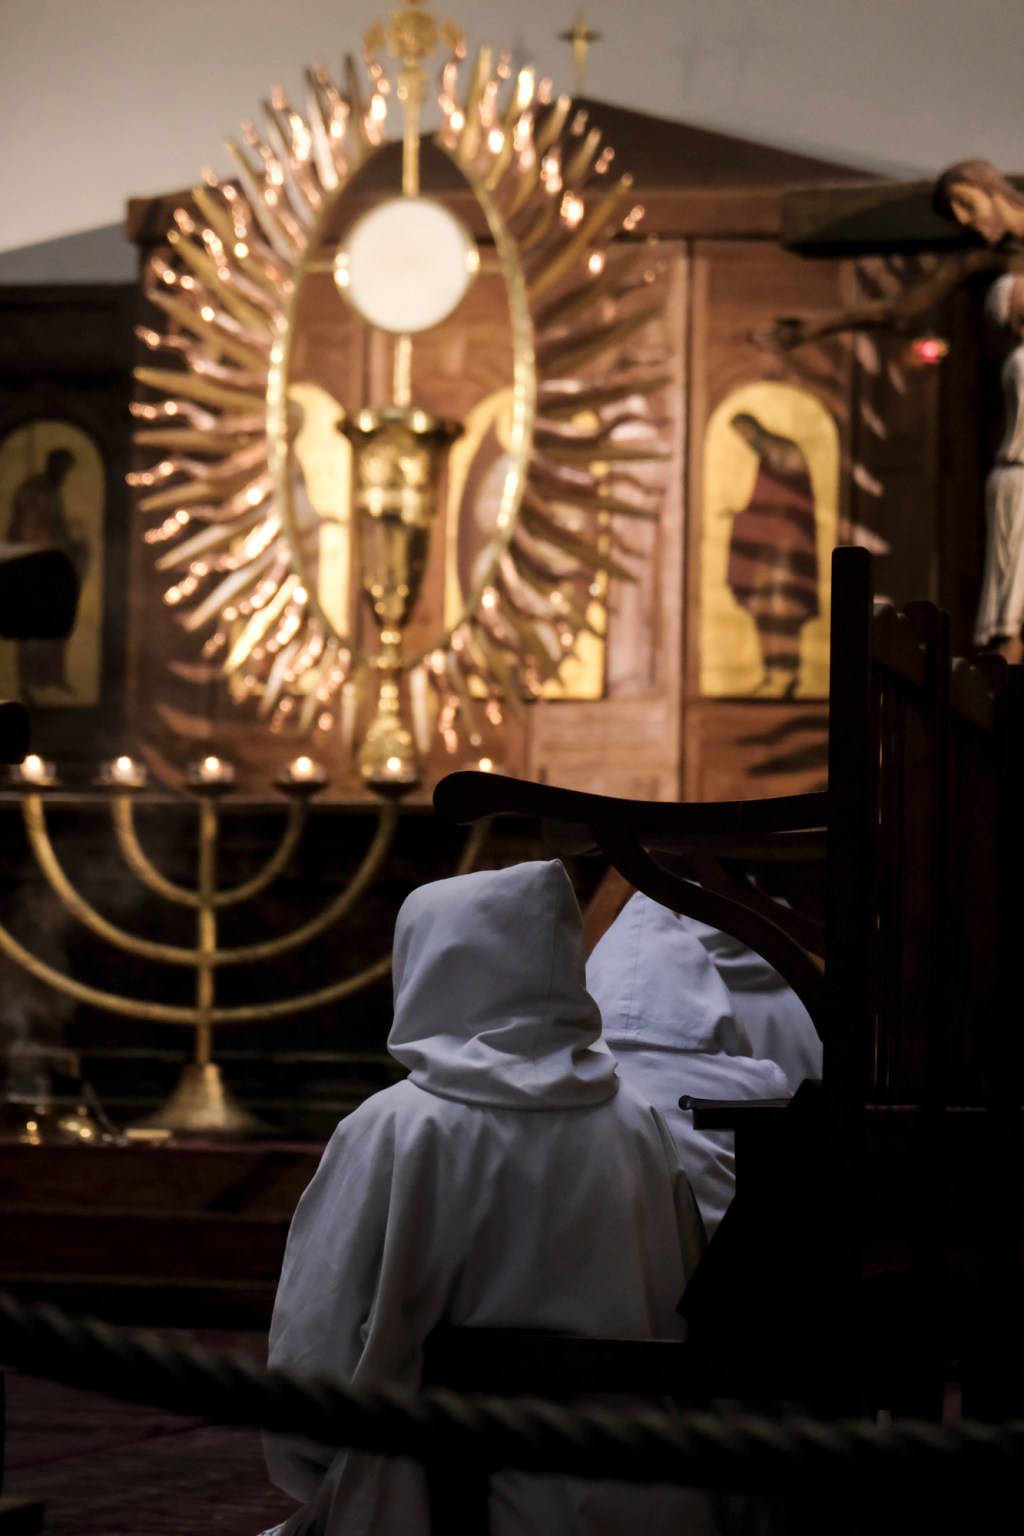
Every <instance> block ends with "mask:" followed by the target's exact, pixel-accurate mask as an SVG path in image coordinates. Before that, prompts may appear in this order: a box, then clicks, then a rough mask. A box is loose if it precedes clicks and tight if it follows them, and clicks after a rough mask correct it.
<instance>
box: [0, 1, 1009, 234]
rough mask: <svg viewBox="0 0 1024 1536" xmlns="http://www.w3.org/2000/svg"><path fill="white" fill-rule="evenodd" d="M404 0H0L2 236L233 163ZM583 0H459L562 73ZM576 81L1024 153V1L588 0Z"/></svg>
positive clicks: (845, 139) (860, 161)
mask: <svg viewBox="0 0 1024 1536" xmlns="http://www.w3.org/2000/svg"><path fill="white" fill-rule="evenodd" d="M394 3H395V0H380V3H376V4H375V3H373V0H0V123H2V125H3V130H4V132H3V152H2V154H0V208H2V209H3V224H2V226H0V251H10V250H12V249H14V248H17V247H21V246H26V245H31V244H35V243H38V242H43V241H51V240H55V239H57V238H59V237H61V236H67V235H71V234H74V233H76V232H78V231H82V230H88V229H94V228H96V227H97V226H101V225H111V224H115V223H117V222H119V221H120V219H121V218H122V215H123V211H124V205H125V202H126V199H127V198H128V197H129V196H132V195H148V194H151V193H157V192H165V191H169V190H172V189H176V188H179V187H184V186H188V185H190V184H191V183H193V182H194V181H195V180H196V179H197V176H198V173H199V170H200V167H201V166H202V165H203V164H204V163H212V164H214V165H215V166H216V167H217V168H218V169H224V168H225V165H224V156H223V154H222V152H221V149H220V144H221V140H222V139H223V137H224V136H225V135H227V134H232V133H235V132H237V129H238V125H239V123H240V121H241V119H242V118H244V117H246V116H249V115H253V116H255V115H256V114H257V112H258V109H259V103H260V100H261V99H262V98H263V97H264V96H265V95H266V94H267V92H268V90H269V87H270V86H271V85H273V84H274V83H277V82H280V83H282V84H283V85H284V86H285V88H286V89H287V90H289V91H290V92H294V93H295V94H296V96H298V90H299V83H300V79H301V70H302V67H303V66H304V65H305V64H307V63H309V62H311V61H312V60H313V59H314V58H316V57H318V56H323V57H325V58H326V59H327V60H328V62H329V63H330V64H331V65H332V67H336V64H337V61H338V59H339V56H340V55H341V53H342V52H344V51H346V50H347V49H352V48H353V47H357V46H358V40H359V36H360V34H361V32H362V30H363V28H364V27H365V26H366V24H367V23H368V22H369V21H370V20H372V19H374V18H375V17H376V16H378V15H382V14H384V13H385V12H386V11H387V10H389V9H390V8H391V6H392V5H393V4H394ZM576 3H577V0H558V3H557V4H552V3H551V0H518V3H517V4H516V5H514V6H509V5H508V4H507V3H506V4H502V3H499V0H461V4H460V0H453V5H452V6H451V7H449V6H448V5H445V4H439V5H438V7H437V9H438V12H439V14H441V15H442V16H443V15H448V14H450V13H452V12H453V13H454V14H455V15H456V17H457V19H459V20H460V21H462V23H463V24H464V25H465V26H466V28H467V31H468V33H469V38H470V43H471V45H475V44H477V43H480V42H494V43H496V44H498V45H501V46H506V47H510V48H513V49H514V50H516V52H517V55H518V57H519V59H521V60H524V61H525V60H527V59H532V60H534V61H535V62H536V63H537V64H538V65H539V67H540V68H541V69H542V70H544V71H545V72H547V73H550V74H551V75H552V76H553V77H554V79H555V82H556V85H558V86H559V87H562V88H566V89H568V88H570V87H571V81H572V74H571V63H570V53H569V49H568V47H567V45H566V44H564V43H560V42H559V41H558V40H557V34H558V33H559V32H560V31H562V30H563V29H564V28H566V27H567V26H569V25H570V23H571V19H572V16H573V13H574V11H575V9H576ZM586 10H587V15H588V18H589V20H590V21H591V23H592V25H594V26H595V27H597V28H598V29H599V30H600V31H601V32H603V33H604V40H603V41H602V42H601V43H600V44H598V45H597V46H596V47H595V48H594V49H593V50H592V53H591V62H590V65H589V67H588V75H587V80H586V92H587V94H588V95H591V96H597V97H599V98H603V99H606V100H608V101H613V102H617V103H621V104H623V105H626V106H633V107H637V108H640V109H642V110H646V111H650V112H653V113H655V114H657V115H661V116H665V117H673V118H678V119H682V120H686V121H690V122H693V123H695V124H700V125H703V126H707V127H714V128H719V129H722V130H724V131H727V132H731V133H735V134H739V135H742V136H745V137H748V138H751V139H755V140H760V141H763V142H768V143H774V144H778V145H782V146H785V147H787V148H791V149H797V150H803V151H807V152H810V153H815V154H819V155H821V156H823V157H825V158H830V159H835V160H840V161H844V162H847V163H850V164H855V165H860V166H863V167H865V168H867V169H876V170H883V171H891V172H894V173H896V174H906V173H920V174H924V175H930V174H932V173H934V172H935V171H936V170H938V169H940V168H941V167H942V166H943V165H945V164H947V163H949V162H950V161H951V160H955V159H960V158H963V157H965V156H967V155H983V156H985V157H987V158H989V159H991V160H993V161H994V162H995V163H996V164H997V165H998V166H1000V167H1001V168H1002V169H1003V170H1006V171H1022V170H1024V111H1022V99H1024V4H1022V3H1021V0H590V3H589V5H587V7H586Z"/></svg>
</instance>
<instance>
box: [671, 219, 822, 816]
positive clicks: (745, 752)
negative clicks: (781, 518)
mask: <svg viewBox="0 0 1024 1536" xmlns="http://www.w3.org/2000/svg"><path fill="white" fill-rule="evenodd" d="M849 296H850V271H849V266H848V264H843V263H840V262H833V261H823V262H815V263H813V264H810V263H808V262H805V261H802V260H801V259H800V258H798V257H795V256H793V255H791V254H789V253H788V252H785V251H783V250H781V249H780V248H779V247H778V245H776V244H775V242H774V241H769V240H746V241H739V240H707V241H697V242H696V243H695V245H694V248H693V280H692V287H691V313H692V325H691V331H690V349H689V366H690V379H691V388H690V399H689V411H688V431H689V455H688V466H689V467H688V475H687V504H688V509H687V518H686V583H685V595H684V605H685V634H684V642H683V643H684V653H685V666H684V674H683V683H684V688H683V695H684V702H683V773H682V793H683V797H684V798H685V799H692V800H714V799H748V798H759V797H761V796H767V795H777V794H784V793H789V792H791V791H796V790H804V789H809V788H814V787H818V786H820V784H821V782H822V780H823V777H824V764H825V739H826V738H825V723H824V717H825V712H826V707H827V706H826V705H825V704H824V702H823V701H821V700H813V699H806V700H800V701H795V700H794V701H792V702H783V701H781V700H778V699H759V698H756V697H751V698H744V699H724V698H723V699H719V698H702V697H701V693H700V652H699V644H700V571H701V537H702V513H703V506H704V491H705V487H704V475H703V447H704V441H705V434H706V431H707V425H708V422H709V420H710V418H711V416H712V413H713V412H714V411H715V409H716V407H717V406H718V405H719V404H721V402H722V401H723V400H725V399H726V397H727V396H729V395H730V394H731V393H732V392H733V391H734V390H736V389H738V388H740V387H741V386H743V385H746V384H749V383H752V382H755V381H758V380H765V379H769V380H772V379H774V380H778V381H779V382H781V383H788V384H792V385H795V386H796V387H798V388H800V389H803V390H805V391H808V392H809V393H811V394H812V395H814V396H815V397H816V398H817V399H818V400H820V401H821V402H822V403H823V404H824V405H825V406H826V407H827V409H828V411H829V413H830V415H831V416H832V417H833V419H834V420H835V422H836V425H837V426H838V429H839V437H840V449H841V453H842V455H843V459H844V462H846V463H848V460H849V416H850V405H849V398H850V362H849V352H848V347H847V345H846V344H845V343H844V342H842V341H838V342H827V343H825V344H823V345H819V346H814V347H808V348H804V349H801V350H800V352H798V353H795V354H789V355H786V356H783V357H772V356H768V355H766V354H765V353H764V352H761V351H759V350H758V348H756V347H755V346H754V345H753V343H752V342H751V341H750V339H749V338H750V333H751V332H752V331H755V330H766V329H768V328H769V327H770V326H771V325H772V323H773V321H774V320H775V319H776V318H777V317H778V316H780V315H785V314H792V313H798V312H801V311H804V310H814V309H831V308H833V307H835V306H836V305H837V304H839V303H841V302H843V301H844V299H846V298H848V297H849ZM847 478H848V476H847V475H846V474H845V473H843V474H841V475H840V506H839V518H840V523H839V526H840V531H841V532H842V531H843V530H844V529H845V528H846V526H847V520H848V507H847V505H846V503H845V499H844V487H845V482H846V480H847Z"/></svg>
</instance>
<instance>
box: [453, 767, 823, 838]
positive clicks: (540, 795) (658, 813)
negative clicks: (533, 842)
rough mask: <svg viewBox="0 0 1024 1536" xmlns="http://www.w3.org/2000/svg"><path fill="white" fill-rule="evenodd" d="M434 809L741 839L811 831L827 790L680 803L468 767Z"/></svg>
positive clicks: (457, 817)
mask: <svg viewBox="0 0 1024 1536" xmlns="http://www.w3.org/2000/svg"><path fill="white" fill-rule="evenodd" d="M434 809H435V811H437V813H438V815H440V816H445V817H447V818H448V820H449V821H455V822H459V823H465V822H471V821H480V820H481V819H482V818H483V817H485V816H498V815H506V816H537V817H539V818H541V819H542V820H548V821H563V822H574V823H577V824H581V825H584V826H589V827H598V826H606V825H613V826H616V827H619V828H621V829H622V830H624V831H628V832H633V833H637V834H640V835H643V834H645V833H657V834H659V835H664V836H667V837H671V836H673V835H675V834H678V835H679V836H680V837H684V836H688V835H699V834H705V835H710V834H712V833H719V834H726V835H728V836H731V837H735V838H737V839H741V838H749V837H750V836H751V835H752V834H754V833H758V832H798V831H808V830H813V829H818V828H821V827H824V826H827V824H828V796H827V794H825V793H821V792H818V793H814V794H807V795H780V796H776V797H774V798H773V799H765V800H719V801H701V802H693V803H692V804H690V803H687V804H681V803H678V802H674V801H665V800H625V799H619V798H617V797H615V796H612V795H590V794H586V793H584V792H583V791H582V790H576V789H558V788H555V787H552V786H551V785H549V784H533V783H530V782H529V781H528V780H525V779H510V778H508V777H506V776H505V775H504V774H500V773H477V772H474V771H472V770H468V769H466V770H463V771H460V772H459V773H449V774H448V775H447V776H446V777H445V778H443V779H442V780H441V781H440V783H439V784H438V785H437V787H436V788H435V790H434Z"/></svg>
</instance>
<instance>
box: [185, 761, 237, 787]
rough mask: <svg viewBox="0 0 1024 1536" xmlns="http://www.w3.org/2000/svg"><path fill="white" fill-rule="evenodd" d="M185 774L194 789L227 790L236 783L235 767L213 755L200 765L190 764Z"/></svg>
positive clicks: (199, 763) (200, 762)
mask: <svg viewBox="0 0 1024 1536" xmlns="http://www.w3.org/2000/svg"><path fill="white" fill-rule="evenodd" d="M185 773H186V776H187V778H188V782H189V783H190V784H191V785H192V787H193V788H194V789H213V790H216V789H227V788H229V786H230V785H232V784H233V783H234V782H235V769H234V765H233V764H232V763H228V762H225V760H224V758H222V757H215V756H214V755H213V754H212V753H211V754H210V756H209V757H204V758H201V759H200V761H199V762H198V763H189V765H188V767H187V768H186V770H185Z"/></svg>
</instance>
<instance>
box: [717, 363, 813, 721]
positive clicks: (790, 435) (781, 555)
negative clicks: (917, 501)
mask: <svg viewBox="0 0 1024 1536" xmlns="http://www.w3.org/2000/svg"><path fill="white" fill-rule="evenodd" d="M838 468H839V447H838V433H837V431H836V427H835V424H834V422H833V421H832V418H831V417H830V416H829V414H828V412H827V411H826V410H825V408H824V406H822V405H821V404H820V402H819V401H817V400H816V399H815V398H814V397H813V396H812V395H809V394H807V393H806V392H805V391H803V390H799V389H796V388H794V387H792V386H790V385H784V384H777V383H772V382H767V383H760V384H753V385H747V386H745V387H744V388H742V389H739V390H736V391H734V392H733V394H732V395H730V396H729V397H728V398H727V399H726V400H724V401H723V402H722V403H721V405H720V406H719V407H718V409H717V410H716V411H715V412H714V413H713V415H712V417H711V420H710V422H709V424H708V431H707V437H706V445H705V455H704V525H703V540H702V560H701V658H700V661H701V692H702V693H703V694H705V695H710V696H712V697H747V698H749V697H758V696H760V697H764V698H821V697H823V696H824V695H825V694H826V693H827V689H828V610H829V587H828V572H829V555H830V552H831V549H832V547H833V545H834V543H835V540H836V519H837V502H838Z"/></svg>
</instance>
